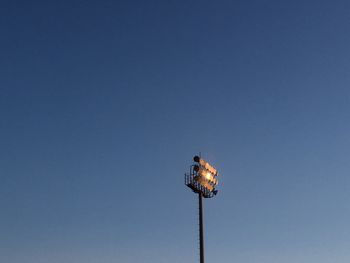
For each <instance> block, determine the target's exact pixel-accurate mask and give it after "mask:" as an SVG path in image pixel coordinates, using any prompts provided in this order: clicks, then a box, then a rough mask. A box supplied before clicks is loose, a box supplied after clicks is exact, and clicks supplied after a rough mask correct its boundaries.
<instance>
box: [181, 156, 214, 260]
mask: <svg viewBox="0 0 350 263" xmlns="http://www.w3.org/2000/svg"><path fill="white" fill-rule="evenodd" d="M193 161H194V164H192V165H191V166H190V172H189V173H188V174H185V185H187V186H188V187H189V188H191V189H192V191H193V192H195V193H196V194H198V206H199V211H198V212H199V255H200V257H199V262H200V263H204V229H203V200H202V199H203V197H204V198H212V197H214V196H215V195H216V194H217V192H218V191H217V190H216V186H217V184H218V179H217V176H218V175H219V174H218V171H217V170H216V169H215V168H214V167H213V166H211V165H210V164H209V163H208V162H206V161H205V160H204V159H202V158H200V157H199V156H195V157H193Z"/></svg>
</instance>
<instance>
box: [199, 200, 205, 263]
mask: <svg viewBox="0 0 350 263" xmlns="http://www.w3.org/2000/svg"><path fill="white" fill-rule="evenodd" d="M198 202H199V253H200V256H199V262H200V263H204V234H203V232H204V231H203V203H202V193H199V194H198Z"/></svg>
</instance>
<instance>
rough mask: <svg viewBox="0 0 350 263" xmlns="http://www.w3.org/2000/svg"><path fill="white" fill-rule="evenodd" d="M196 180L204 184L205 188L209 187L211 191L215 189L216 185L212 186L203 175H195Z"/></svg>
mask: <svg viewBox="0 0 350 263" xmlns="http://www.w3.org/2000/svg"><path fill="white" fill-rule="evenodd" d="M195 180H196V181H197V182H198V183H200V184H201V185H202V186H204V187H205V188H207V189H208V190H209V191H213V190H214V186H212V185H211V184H210V183H209V182H208V181H207V180H206V179H205V178H203V177H202V176H197V177H195Z"/></svg>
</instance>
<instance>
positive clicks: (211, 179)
mask: <svg viewBox="0 0 350 263" xmlns="http://www.w3.org/2000/svg"><path fill="white" fill-rule="evenodd" d="M199 175H200V176H201V177H202V178H204V179H206V180H207V181H208V182H210V183H211V184H214V185H217V183H218V180H217V179H216V178H215V176H213V174H212V173H210V172H209V171H207V170H205V169H204V168H200V169H199Z"/></svg>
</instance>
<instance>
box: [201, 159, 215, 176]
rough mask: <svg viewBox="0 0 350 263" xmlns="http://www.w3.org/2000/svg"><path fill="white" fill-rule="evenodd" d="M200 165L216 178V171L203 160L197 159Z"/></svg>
mask: <svg viewBox="0 0 350 263" xmlns="http://www.w3.org/2000/svg"><path fill="white" fill-rule="evenodd" d="M199 163H200V165H202V166H203V167H204V168H205V169H207V170H208V171H209V172H211V173H212V174H213V175H215V176H217V172H218V171H217V170H216V169H215V168H214V167H213V166H211V165H210V164H209V163H207V162H206V161H204V160H203V159H199Z"/></svg>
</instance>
